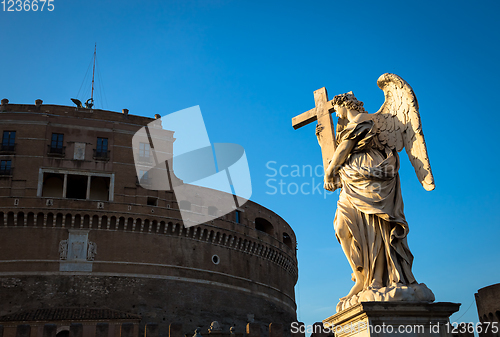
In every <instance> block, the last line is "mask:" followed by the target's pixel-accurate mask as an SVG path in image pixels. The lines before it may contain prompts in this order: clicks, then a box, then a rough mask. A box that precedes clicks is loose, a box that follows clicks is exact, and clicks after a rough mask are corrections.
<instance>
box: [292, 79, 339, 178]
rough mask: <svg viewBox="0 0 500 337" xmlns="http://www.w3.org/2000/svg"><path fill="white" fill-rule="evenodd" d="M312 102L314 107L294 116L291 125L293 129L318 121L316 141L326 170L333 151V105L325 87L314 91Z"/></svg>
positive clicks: (334, 144)
mask: <svg viewBox="0 0 500 337" xmlns="http://www.w3.org/2000/svg"><path fill="white" fill-rule="evenodd" d="M314 102H315V103H316V107H315V108H312V109H311V110H309V111H306V112H304V113H302V114H300V115H298V116H296V117H293V118H292V126H293V128H294V129H295V130H297V129H298V128H301V127H303V126H304V125H307V124H310V123H312V122H314V121H315V120H317V121H318V129H319V134H318V141H319V145H320V146H321V153H322V155H323V167H324V169H325V171H326V169H327V168H328V164H329V163H330V160H331V159H332V157H333V154H334V153H335V148H336V143H335V129H334V127H333V121H332V115H331V113H332V112H333V106H332V101H329V100H328V93H327V92H326V88H325V87H323V88H321V89H318V90H316V91H315V92H314Z"/></svg>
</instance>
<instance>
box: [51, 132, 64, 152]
mask: <svg viewBox="0 0 500 337" xmlns="http://www.w3.org/2000/svg"><path fill="white" fill-rule="evenodd" d="M63 141H64V135H63V134H62V133H53V134H52V142H51V143H50V147H51V148H53V149H62V148H63Z"/></svg>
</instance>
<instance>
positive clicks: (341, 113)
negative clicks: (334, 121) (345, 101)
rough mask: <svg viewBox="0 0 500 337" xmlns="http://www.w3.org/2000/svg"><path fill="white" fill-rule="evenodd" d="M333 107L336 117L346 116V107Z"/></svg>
mask: <svg viewBox="0 0 500 337" xmlns="http://www.w3.org/2000/svg"><path fill="white" fill-rule="evenodd" d="M334 109H335V114H336V115H337V117H338V118H347V108H346V107H345V106H339V105H335V106H334Z"/></svg>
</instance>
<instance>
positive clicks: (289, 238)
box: [283, 232, 293, 250]
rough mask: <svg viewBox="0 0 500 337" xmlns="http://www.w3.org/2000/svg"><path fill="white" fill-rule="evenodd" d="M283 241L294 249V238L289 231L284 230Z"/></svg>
mask: <svg viewBox="0 0 500 337" xmlns="http://www.w3.org/2000/svg"><path fill="white" fill-rule="evenodd" d="M283 243H284V244H285V245H287V246H288V248H290V249H292V250H293V242H292V238H291V237H290V235H288V233H285V232H283Z"/></svg>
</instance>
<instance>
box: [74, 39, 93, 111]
mask: <svg viewBox="0 0 500 337" xmlns="http://www.w3.org/2000/svg"><path fill="white" fill-rule="evenodd" d="M96 51H97V43H96V44H95V45H94V66H93V68H92V92H91V95H90V98H89V99H88V100H87V101H86V102H85V108H86V109H92V107H93V106H94V77H95V59H96ZM71 100H72V101H73V103H75V104H76V106H77V107H78V108H83V104H82V102H80V100H79V99H76V98H72V99H71Z"/></svg>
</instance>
